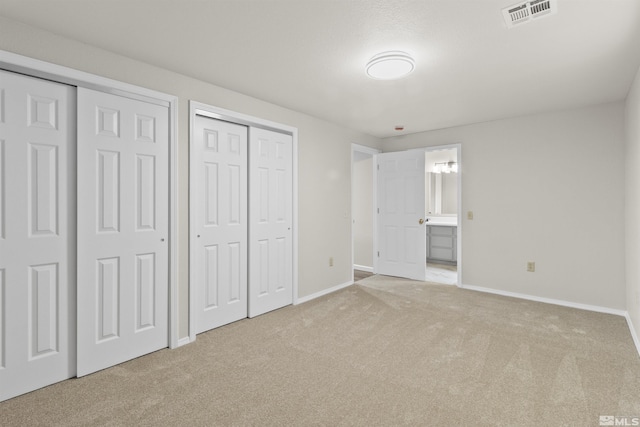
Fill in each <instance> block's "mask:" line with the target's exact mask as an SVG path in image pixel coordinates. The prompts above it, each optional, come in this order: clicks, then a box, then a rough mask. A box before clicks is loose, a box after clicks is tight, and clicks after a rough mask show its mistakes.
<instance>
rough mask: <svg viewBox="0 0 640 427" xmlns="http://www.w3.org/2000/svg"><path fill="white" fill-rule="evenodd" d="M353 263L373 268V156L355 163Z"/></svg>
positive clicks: (361, 158) (359, 159)
mask: <svg viewBox="0 0 640 427" xmlns="http://www.w3.org/2000/svg"><path fill="white" fill-rule="evenodd" d="M352 176H353V183H352V185H353V192H352V194H351V198H352V203H353V263H354V264H356V265H359V266H364V267H371V268H373V156H371V155H368V156H364V157H360V158H355V159H354V162H353V175H352Z"/></svg>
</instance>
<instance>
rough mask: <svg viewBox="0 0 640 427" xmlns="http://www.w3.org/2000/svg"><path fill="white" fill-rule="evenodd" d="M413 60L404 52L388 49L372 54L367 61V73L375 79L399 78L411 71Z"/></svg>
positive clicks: (413, 65) (413, 66)
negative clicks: (387, 50)
mask: <svg viewBox="0 0 640 427" xmlns="http://www.w3.org/2000/svg"><path fill="white" fill-rule="evenodd" d="M414 68H415V61H414V60H413V58H412V57H411V55H409V54H408V53H405V52H400V51H389V52H382V53H379V54H377V55H376V56H374V57H373V58H371V59H370V60H369V62H367V67H366V70H367V75H368V76H369V77H371V78H372V79H377V80H393V79H399V78H401V77H404V76H406V75H407V74H409V73H411V72H412V71H413V69H414Z"/></svg>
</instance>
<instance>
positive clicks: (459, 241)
mask: <svg viewBox="0 0 640 427" xmlns="http://www.w3.org/2000/svg"><path fill="white" fill-rule="evenodd" d="M452 148H453V149H455V150H456V155H457V158H458V160H457V162H458V177H457V178H458V230H457V231H458V233H457V242H456V244H457V245H458V247H457V252H458V253H457V257H458V260H457V264H458V266H457V267H458V281H457V283H456V286H457V287H459V288H460V287H462V283H463V281H462V233H463V224H464V223H463V221H462V219H463V215H462V173H463V167H462V144H461V143H455V144H445V145H434V146H429V147H418V148H412V149H411V150H424V152H425V153H427V152H429V151H438V150H447V149H452ZM373 168H374V170H375V169H377V161H376V159H375V157H374V165H373ZM377 189H378V184H377V182H375V181H374V187H373V192H374V200H375V193H377ZM374 203H375V202H374ZM373 209H374V213H375V210H376V206H375V205H374V207H373ZM376 218H377V215H375V214H374V216H373V221H374V227H376V228H375V230H377V222H376ZM376 234H377V232H376V233H374V241H373V250H374V253H375V252H377V251H378V241H377V239H376V237H375V235H376ZM373 272H374V273H378V264H377V257H376V256H374V257H373Z"/></svg>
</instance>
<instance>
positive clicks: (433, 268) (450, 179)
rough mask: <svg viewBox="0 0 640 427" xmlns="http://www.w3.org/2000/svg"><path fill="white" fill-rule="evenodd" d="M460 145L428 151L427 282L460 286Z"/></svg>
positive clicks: (426, 171) (426, 177)
mask: <svg viewBox="0 0 640 427" xmlns="http://www.w3.org/2000/svg"><path fill="white" fill-rule="evenodd" d="M459 151H460V147H459V146H445V147H433V148H425V192H426V197H425V223H426V230H425V231H426V234H427V258H426V263H427V281H429V282H435V283H442V284H449V285H455V284H459V280H458V274H459V264H460V263H459V261H460V250H459V244H460V237H461V236H460V234H461V231H460V224H459V218H460V208H461V203H460V200H461V197H460V195H461V194H460V193H461V191H460V185H461V179H460V174H459V164H460V162H459V160H460V159H459Z"/></svg>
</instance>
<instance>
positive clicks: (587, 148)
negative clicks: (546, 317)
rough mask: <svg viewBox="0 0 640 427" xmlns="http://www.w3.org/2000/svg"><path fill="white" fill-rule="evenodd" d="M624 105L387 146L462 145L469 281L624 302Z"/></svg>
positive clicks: (611, 304)
mask: <svg viewBox="0 0 640 427" xmlns="http://www.w3.org/2000/svg"><path fill="white" fill-rule="evenodd" d="M623 112H624V110H623V104H622V103H613V104H606V105H598V106H594V107H589V108H583V109H577V110H569V111H561V112H551V113H545V114H539V115H532V116H526V117H518V118H511V119H505V120H498V121H492V122H486V123H479V124H473V125H468V126H459V127H454V128H450V129H443V130H437V131H432V132H424V133H418V134H413V135H408V136H404V137H395V138H389V139H385V140H384V141H383V150H384V151H397V150H404V149H408V148H416V147H422V146H433V145H443V144H452V143H462V153H461V157H462V159H461V160H462V169H461V170H462V207H461V209H462V211H463V214H462V217H463V224H462V226H463V228H462V232H463V237H462V239H463V240H462V283H463V284H465V285H475V286H482V287H486V288H492V289H495V290H501V291H509V292H517V293H521V294H527V295H532V296H538V297H543V298H552V299H557V300H563V301H570V302H575V303H581V304H589V305H595V306H601V307H607V308H612V309H624V308H625V282H624V167H623V165H624V132H623V116H624V114H623ZM467 211H473V213H474V219H473V220H467V219H466V217H467V215H466V212H467ZM527 261H535V262H536V272H535V273H528V272H526V263H527Z"/></svg>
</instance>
